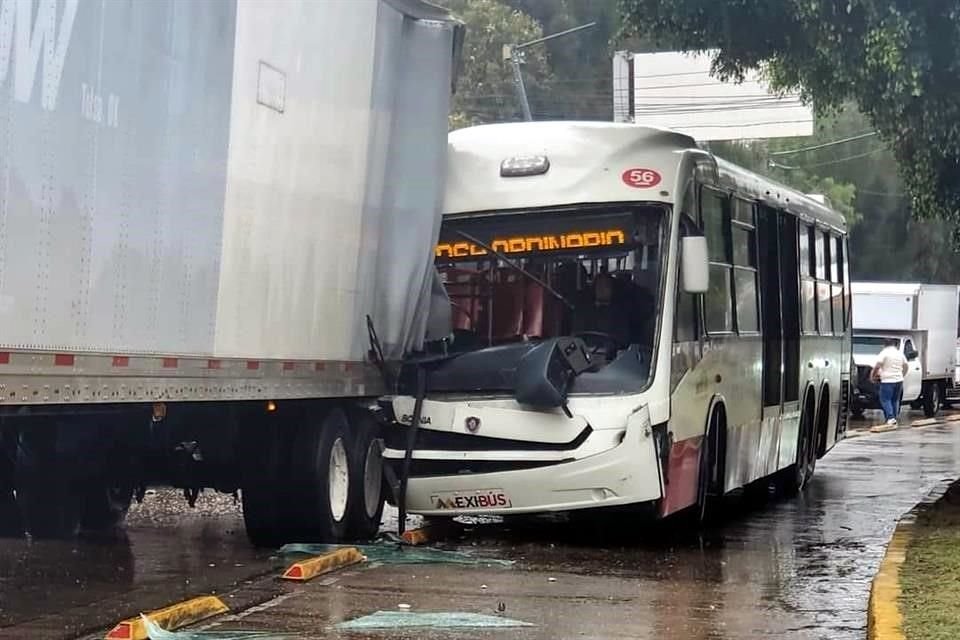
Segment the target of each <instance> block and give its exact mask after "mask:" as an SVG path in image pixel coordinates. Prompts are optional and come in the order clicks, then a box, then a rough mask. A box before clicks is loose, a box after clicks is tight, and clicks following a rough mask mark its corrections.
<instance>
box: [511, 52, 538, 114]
mask: <svg viewBox="0 0 960 640" xmlns="http://www.w3.org/2000/svg"><path fill="white" fill-rule="evenodd" d="M510 66H511V67H512V68H513V89H514V91H516V92H517V99H518V100H519V101H520V108H521V109H522V110H523V119H524V120H525V121H527V122H533V114H531V113H530V102H529V101H528V100H527V88H526V87H525V86H523V73H522V72H521V71H520V52H519V51H518V49H517V47H516V46H511V47H510Z"/></svg>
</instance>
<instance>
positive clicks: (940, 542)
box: [900, 483, 960, 640]
mask: <svg viewBox="0 0 960 640" xmlns="http://www.w3.org/2000/svg"><path fill="white" fill-rule="evenodd" d="M900 571H901V573H900V579H901V588H902V593H901V595H900V609H901V611H902V612H903V618H904V623H903V627H904V633H905V635H906V637H907V639H908V640H956V639H957V638H960V615H958V612H960V483H955V484H954V485H953V486H952V487H951V488H950V490H949V491H948V492H947V494H946V495H945V496H944V497H943V498H941V499H940V500H939V501H938V502H937V503H936V504H934V505H932V506H931V507H930V509H928V510H926V511H923V512H921V514H920V515H919V516H918V518H917V522H916V524H915V528H914V537H913V540H912V541H911V543H910V545H909V546H908V547H907V557H906V561H905V562H904V564H903V566H902V567H901V570H900Z"/></svg>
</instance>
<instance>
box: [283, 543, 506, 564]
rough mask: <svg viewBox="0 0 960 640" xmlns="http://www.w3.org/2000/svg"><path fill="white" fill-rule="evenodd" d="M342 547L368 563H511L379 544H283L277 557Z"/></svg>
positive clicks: (315, 553) (420, 548) (439, 551)
mask: <svg viewBox="0 0 960 640" xmlns="http://www.w3.org/2000/svg"><path fill="white" fill-rule="evenodd" d="M344 547H354V548H356V549H359V550H360V553H362V554H363V555H365V556H366V557H367V560H368V561H369V562H380V563H383V564H442V563H446V564H469V565H487V566H494V567H512V566H513V564H514V562H513V561H512V560H501V559H499V558H486V557H482V556H474V555H471V554H469V553H465V552H462V551H447V550H445V549H437V548H435V547H411V546H406V545H400V544H397V543H395V542H388V541H386V540H381V541H378V542H375V543H373V544H356V545H337V544H312V543H310V544H307V543H295V544H286V545H284V546H282V547H280V552H279V553H280V555H309V556H317V555H322V554H324V553H330V552H331V551H336V550H337V549H341V548H344Z"/></svg>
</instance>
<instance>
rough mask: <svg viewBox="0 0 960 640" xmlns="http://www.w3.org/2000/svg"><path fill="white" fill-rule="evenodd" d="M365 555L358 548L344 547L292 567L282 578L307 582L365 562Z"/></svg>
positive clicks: (302, 561)
mask: <svg viewBox="0 0 960 640" xmlns="http://www.w3.org/2000/svg"><path fill="white" fill-rule="evenodd" d="M363 560H364V558H363V554H362V553H360V550H359V549H357V548H356V547H344V548H343V549H337V550H336V551H331V552H330V553H325V554H323V555H322V556H314V557H313V558H307V559H306V560H301V561H300V562H295V563H293V564H292V565H290V566H289V567H288V568H287V570H286V571H284V572H283V575H282V576H281V577H282V578H283V579H284V580H295V581H298V582H306V581H307V580H312V579H314V578H316V577H317V576H319V575H323V574H324V573H330V572H331V571H336V570H337V569H341V568H343V567H347V566H349V565H351V564H357V563H358V562H363Z"/></svg>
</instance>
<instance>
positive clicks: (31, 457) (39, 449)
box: [16, 425, 85, 538]
mask: <svg viewBox="0 0 960 640" xmlns="http://www.w3.org/2000/svg"><path fill="white" fill-rule="evenodd" d="M60 431H61V429H60V428H59V425H37V426H35V427H33V428H26V429H24V430H22V431H21V433H20V439H19V446H18V447H17V466H16V486H17V504H18V505H19V507H20V513H21V515H22V517H23V525H24V528H25V529H26V530H27V532H28V533H29V534H30V536H31V537H33V538H69V537H72V536H75V535H77V533H78V532H79V531H80V518H81V516H82V515H83V506H84V502H85V501H84V497H85V496H84V495H83V487H84V484H85V483H84V482H83V481H82V478H79V477H77V475H78V474H77V470H76V469H75V468H74V464H73V461H72V458H73V456H71V455H67V451H66V449H67V448H68V447H67V445H66V444H65V443H62V442H60V441H59V440H60V438H59V436H60Z"/></svg>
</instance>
